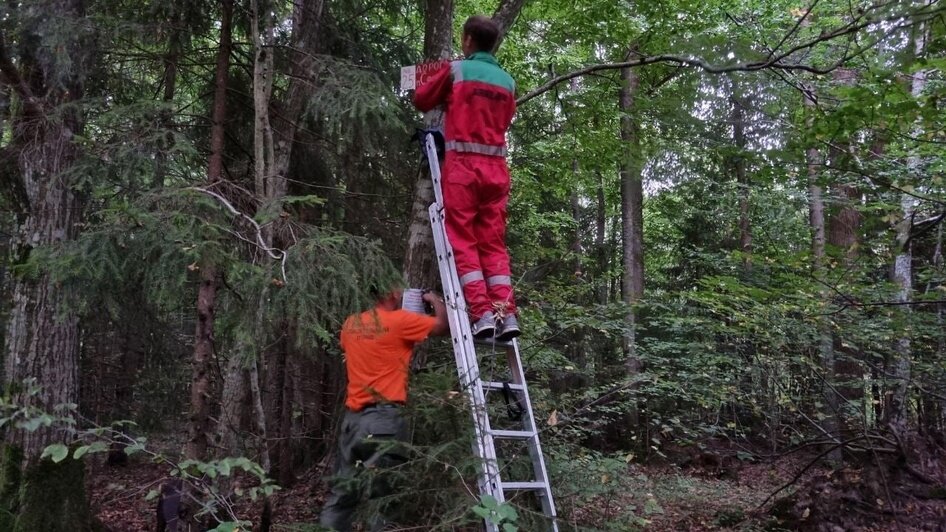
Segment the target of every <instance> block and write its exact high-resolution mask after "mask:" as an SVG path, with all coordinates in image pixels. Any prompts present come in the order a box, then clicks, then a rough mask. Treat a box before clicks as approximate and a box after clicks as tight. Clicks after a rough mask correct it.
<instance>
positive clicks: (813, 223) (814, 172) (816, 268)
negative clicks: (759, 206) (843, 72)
mask: <svg viewBox="0 0 946 532" xmlns="http://www.w3.org/2000/svg"><path fill="white" fill-rule="evenodd" d="M803 92H804V94H805V101H804V104H805V107H807V108H809V110H811V109H813V108H814V107H815V100H814V87H812V86H811V85H808V86H806V87H805V89H804V91H803ZM811 123H812V120H811V119H809V121H808V124H809V125H810V124H811ZM805 162H806V164H807V166H808V223H809V226H810V228H811V273H812V275H813V276H814V277H816V278H817V277H821V276H823V275H824V250H825V218H824V197H823V195H822V190H821V186H820V185H819V184H818V178H819V176H820V174H821V167H822V166H823V164H822V161H821V155H820V154H819V153H818V149H817V148H814V147H811V148H808V149H807V150H806V151H805ZM819 297H820V299H821V301H822V303H827V302H828V301H829V300H830V295H829V294H828V292H827V289H825V288H821V289H820V290H819ZM817 327H818V345H817V349H818V355H819V359H820V363H821V371H822V374H823V384H822V396H823V398H824V404H825V407H824V408H823V409H822V411H821V412H820V413H821V416H822V422H821V428H822V429H823V430H824V432H825V435H826V436H828V438H830V439H831V441H833V442H836V443H839V442H840V441H841V432H840V427H839V424H838V398H837V393H836V391H835V388H834V340H833V338H832V335H831V326H830V324H829V323H828V321H827V320H826V319H825V318H819V319H818V326H817ZM841 460H842V455H841V448H840V447H836V448H834V449H833V450H831V451H830V452H829V454H828V461H830V462H833V463H840V462H841Z"/></svg>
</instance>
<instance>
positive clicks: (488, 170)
mask: <svg viewBox="0 0 946 532" xmlns="http://www.w3.org/2000/svg"><path fill="white" fill-rule="evenodd" d="M515 92H516V90H515V83H514V82H513V80H512V77H510V76H509V74H507V73H506V71H504V70H503V69H502V68H500V66H499V64H498V63H497V62H496V58H494V57H493V55H492V54H490V53H487V52H476V53H474V54H472V55H470V56H469V57H468V58H466V59H464V60H462V61H453V62H451V63H445V64H444V66H443V67H442V68H441V69H440V70H438V71H437V72H436V73H435V74H434V75H433V76H432V78H431V79H430V80H429V81H428V82H426V83H424V84H423V85H421V86H420V87H418V88H417V90H416V92H415V93H414V105H415V106H416V107H417V108H418V109H419V110H421V111H423V112H427V111H429V110H431V109H433V108H434V107H436V106H438V105H441V104H443V105H445V113H446V123H445V126H444V140H445V141H446V157H445V158H444V159H445V160H444V164H443V170H442V172H443V181H442V188H443V202H444V211H445V213H446V223H445V225H446V229H447V237H448V238H449V239H450V244H451V245H452V246H453V253H454V258H455V259H456V264H457V275H459V277H460V284H462V285H463V292H464V296H465V297H466V303H467V307H468V309H469V312H470V316H471V318H472V321H476V320H478V319H480V318H481V317H483V315H484V314H486V312H488V311H494V312H497V313H499V314H503V315H506V314H514V313H515V312H516V305H515V301H514V300H513V294H512V278H511V276H510V270H509V252H508V251H507V250H506V204H507V203H508V201H509V168H508V167H507V166H506V130H508V129H509V124H510V123H511V122H512V116H513V114H515V112H516V98H515Z"/></svg>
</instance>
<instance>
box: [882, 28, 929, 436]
mask: <svg viewBox="0 0 946 532" xmlns="http://www.w3.org/2000/svg"><path fill="white" fill-rule="evenodd" d="M913 45H914V52H915V54H916V57H917V58H919V57H922V55H923V51H924V49H925V47H926V29H925V27H923V26H921V27H920V28H918V29H917V36H916V38H915V39H914V43H913ZM926 78H927V73H926V71H925V70H918V71H916V72H915V73H914V74H913V81H912V86H911V87H910V92H911V94H912V95H913V97H914V98H915V99H917V100H919V99H920V97H921V96H922V94H923V91H924V90H925V89H926ZM922 134H923V131H922V130H921V129H920V128H916V129H915V131H914V132H913V135H914V136H915V137H917V138H919V137H920V136H922ZM907 170H908V171H909V173H910V174H911V175H910V177H911V178H916V176H918V175H919V172H920V158H919V156H917V155H910V156H909V157H908V158H907ZM900 209H901V215H902V218H901V220H900V222H899V223H898V224H897V228H896V230H897V237H896V238H897V239H896V244H897V246H896V249H897V255H896V257H895V259H894V266H893V272H892V279H891V280H892V281H893V283H894V284H895V285H896V286H897V296H896V299H895V300H896V301H897V302H899V303H909V302H910V301H912V300H913V264H912V263H913V249H912V247H913V243H912V240H911V239H910V234H911V229H912V227H913V215H914V211H915V210H916V199H915V198H914V197H913V196H911V195H909V194H906V193H904V194H902V195H901V196H900ZM895 312H896V316H897V318H899V320H900V322H901V323H902V325H901V327H902V328H903V329H907V327H906V325H907V324H908V323H909V320H910V318H909V315H910V307H909V305H903V306H901V307H898V308H897V309H896V311H895ZM911 356H912V352H911V348H910V334H909V332H908V331H906V330H905V331H904V332H903V333H902V336H901V337H900V338H898V339H897V341H896V343H895V345H894V357H896V358H895V360H894V364H893V372H892V373H893V384H892V388H893V390H892V391H893V393H892V394H891V395H890V403H889V405H888V406H887V408H886V409H885V412H884V413H885V417H886V419H885V421H886V422H887V424H888V425H889V426H890V427H891V428H892V429H893V430H894V431H896V432H897V433H898V434H902V433H904V432H906V430H907V426H908V421H909V415H910V405H909V391H910V378H911V373H912V361H911Z"/></svg>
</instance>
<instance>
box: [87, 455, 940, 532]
mask: <svg viewBox="0 0 946 532" xmlns="http://www.w3.org/2000/svg"><path fill="white" fill-rule="evenodd" d="M711 456H712V455H711ZM810 459H811V457H810V456H809V457H803V456H800V455H790V456H785V457H782V458H779V459H778V460H774V461H769V462H755V463H742V462H738V461H735V459H733V460H729V461H722V462H720V461H716V460H712V459H711V460H709V461H701V460H693V461H690V463H686V462H684V463H685V464H686V465H685V466H684V467H681V466H677V465H638V464H633V463H632V464H628V466H627V469H626V475H625V476H624V478H623V479H621V480H620V481H619V482H617V484H616V486H615V487H614V488H611V489H609V490H608V491H607V492H606V493H603V494H598V495H596V496H594V497H593V498H591V499H590V500H589V499H588V497H584V498H582V499H581V500H579V499H577V498H568V497H563V498H560V499H559V500H558V501H557V502H558V506H559V513H560V515H563V516H566V517H567V520H566V521H567V522H563V523H562V525H563V526H562V527H561V528H562V530H574V529H577V530H600V531H623V530H648V531H717V530H720V531H721V530H733V531H745V532H749V531H779V530H813V531H825V532H849V531H850V532H854V531H858V532H880V531H887V530H890V531H902V532H912V531H929V532H946V501H944V500H943V499H942V498H940V497H919V498H918V497H910V498H909V500H904V499H903V497H899V498H898V499H897V500H894V503H895V504H896V505H898V506H899V507H900V508H901V511H900V512H897V513H894V512H889V511H887V510H885V508H884V504H885V503H884V501H883V500H881V499H880V498H878V499H876V501H870V503H866V502H865V501H864V500H863V498H864V497H861V496H856V495H852V494H856V493H859V491H858V489H859V488H857V487H855V486H857V485H859V483H862V482H864V479H866V478H869V477H870V475H869V474H867V473H866V472H864V473H863V474H862V472H861V471H860V470H854V469H846V470H841V471H840V472H834V473H832V472H831V471H829V470H827V469H824V468H819V467H818V466H815V467H811V468H808V469H807V470H806V471H805V472H804V473H803V474H801V475H799V472H801V471H802V470H803V469H805V467H806V466H807V465H808V464H809V462H810ZM168 469H169V468H168V467H167V466H166V465H158V464H152V463H148V462H138V461H133V462H131V463H130V464H129V465H127V466H108V465H106V464H105V463H104V461H96V462H94V463H93V464H92V465H91V467H90V468H89V471H88V477H87V485H88V489H89V494H90V498H91V500H92V504H93V508H94V511H95V513H96V515H97V517H98V519H99V520H100V522H101V523H102V524H103V525H104V527H105V529H106V530H108V531H116V532H117V531H122V532H125V531H138V530H155V507H156V502H155V501H154V500H151V501H148V500H146V495H147V493H148V492H149V491H150V490H152V489H156V488H157V487H158V486H159V485H160V483H161V482H162V481H163V480H164V479H166V478H167V473H168ZM319 473H320V472H319V471H318V470H316V469H313V470H312V471H310V472H308V473H307V474H306V475H305V476H303V477H301V478H299V479H298V482H297V483H296V484H295V485H294V486H293V487H291V488H290V489H287V490H283V491H280V492H278V493H277V494H276V495H275V496H274V497H273V527H272V530H280V531H290V530H292V531H306V530H313V529H314V527H312V526H311V525H312V524H314V523H315V522H317V520H318V511H319V509H320V508H321V505H322V501H323V500H324V496H325V491H324V483H323V482H321V481H320V474H319ZM796 476H798V478H797V480H795V481H794V482H791V485H790V486H788V487H787V488H786V489H784V490H782V491H781V492H779V494H778V495H777V496H774V497H771V498H770V495H771V494H773V493H774V492H776V491H777V490H779V489H780V488H783V487H784V486H786V484H788V483H789V482H790V481H791V480H792V479H795V478H796ZM891 481H892V479H891ZM612 485H614V484H612ZM902 488H903V486H900V485H895V486H893V487H892V489H894V490H895V491H897V492H898V493H901V492H904V490H903V489H902ZM938 488H939V489H941V490H942V489H943V487H942V486H938ZM861 491H863V490H861ZM888 491H889V489H888ZM907 491H909V490H907ZM763 503H765V505H764V506H762V507H761V509H760V505H763ZM779 506H781V510H780V511H779V510H775V511H773V508H778V507H779ZM259 511H260V506H259V505H258V504H257V505H255V506H253V507H247V508H242V509H241V512H240V513H241V514H243V515H246V518H248V519H250V520H252V521H254V522H257V520H258V516H259ZM780 512H781V513H780ZM773 514H779V517H774V515H773ZM306 525H310V526H309V527H306ZM411 530H418V529H417V528H412V529H411Z"/></svg>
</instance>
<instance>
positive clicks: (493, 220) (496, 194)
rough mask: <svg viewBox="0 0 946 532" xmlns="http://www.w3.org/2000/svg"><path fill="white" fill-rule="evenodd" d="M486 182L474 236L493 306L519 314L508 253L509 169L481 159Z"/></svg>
mask: <svg viewBox="0 0 946 532" xmlns="http://www.w3.org/2000/svg"><path fill="white" fill-rule="evenodd" d="M477 163H478V166H479V168H480V171H481V172H482V173H483V176H484V180H483V185H482V189H481V190H482V192H481V194H480V197H481V203H480V205H479V216H478V217H477V219H476V224H475V226H474V234H475V235H476V240H477V243H478V249H479V253H480V265H481V266H482V268H483V274H484V275H485V276H486V285H487V295H488V297H489V300H490V306H491V307H492V306H494V305H495V306H497V307H500V308H502V310H503V312H505V313H506V314H513V313H515V312H516V302H515V300H514V297H513V291H512V278H511V277H510V269H509V252H508V251H507V249H506V205H507V203H508V202H509V169H508V167H507V166H506V160H505V159H502V158H498V157H492V158H490V157H479V158H478V159H477Z"/></svg>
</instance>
